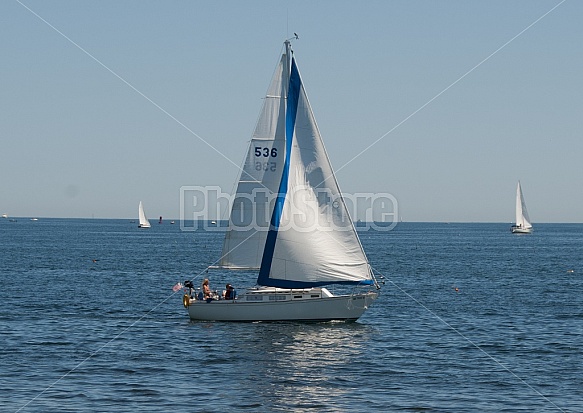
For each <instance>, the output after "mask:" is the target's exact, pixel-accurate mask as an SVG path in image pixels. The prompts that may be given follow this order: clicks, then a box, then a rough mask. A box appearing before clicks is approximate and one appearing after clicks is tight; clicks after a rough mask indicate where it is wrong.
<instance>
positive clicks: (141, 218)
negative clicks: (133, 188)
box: [138, 201, 150, 228]
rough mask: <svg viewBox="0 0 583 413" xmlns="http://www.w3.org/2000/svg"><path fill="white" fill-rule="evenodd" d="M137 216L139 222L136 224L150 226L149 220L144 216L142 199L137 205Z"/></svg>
mask: <svg viewBox="0 0 583 413" xmlns="http://www.w3.org/2000/svg"><path fill="white" fill-rule="evenodd" d="M138 218H139V221H140V224H139V225H138V226H139V227H141V228H150V221H148V218H146V213H145V212H144V206H143V205H142V201H140V205H139V206H138Z"/></svg>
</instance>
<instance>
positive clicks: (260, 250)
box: [219, 42, 374, 288]
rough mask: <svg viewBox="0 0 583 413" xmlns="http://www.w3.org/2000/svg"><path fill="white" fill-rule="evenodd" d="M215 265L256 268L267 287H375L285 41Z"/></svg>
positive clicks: (259, 281)
mask: <svg viewBox="0 0 583 413" xmlns="http://www.w3.org/2000/svg"><path fill="white" fill-rule="evenodd" d="M258 194H260V196H261V199H262V201H261V202H260V201H259V199H258V197H257V195H258ZM249 224H251V225H249ZM219 266H222V267H231V268H257V267H260V271H259V277H258V279H257V282H258V284H260V285H264V286H270V287H282V288H305V287H313V286H318V285H326V284H334V283H350V284H357V283H370V284H372V283H374V281H373V275H372V272H371V269H370V266H369V264H368V261H367V259H366V256H365V254H364V251H363V249H362V246H361V244H360V240H359V239H358V236H357V234H356V231H355V229H354V226H353V223H352V220H351V218H350V216H349V214H348V211H347V208H346V205H345V203H344V200H343V198H342V195H341V193H340V189H339V187H338V183H337V182H336V178H335V176H334V172H333V170H332V167H331V165H330V162H329V160H328V155H327V154H326V151H325V149H324V145H323V143H322V139H321V136H320V132H319V130H318V127H317V125H316V121H315V118H314V115H313V113H312V109H311V107H310V104H309V101H308V98H307V95H306V92H305V89H304V86H303V84H302V81H301V78H300V74H299V71H298V69H297V66H296V63H295V59H294V58H293V56H292V52H291V46H290V43H289V42H286V43H285V53H284V55H283V57H282V59H281V60H280V62H279V65H278V67H277V70H276V73H275V74H274V76H273V79H272V81H271V85H270V87H269V91H268V95H267V97H266V100H265V103H264V106H263V110H262V112H261V115H260V118H259V122H258V124H257V127H256V129H255V133H254V136H253V140H252V141H251V144H250V146H249V150H248V153H247V158H246V161H245V165H244V167H243V171H242V173H241V178H240V179H239V184H238V188H237V195H236V198H235V202H234V204H233V208H232V210H231V217H230V225H229V230H228V232H227V234H226V236H225V241H224V245H223V256H222V259H221V261H220V265H219Z"/></svg>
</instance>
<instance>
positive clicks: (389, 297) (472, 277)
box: [0, 219, 583, 412]
mask: <svg viewBox="0 0 583 413" xmlns="http://www.w3.org/2000/svg"><path fill="white" fill-rule="evenodd" d="M509 226H510V224H498V223H492V224H445V223H444V224H441V223H399V224H398V225H397V227H396V228H395V229H393V230H392V231H387V232H360V233H359V234H360V237H361V241H362V243H363V246H364V248H365V250H366V252H367V255H368V257H369V260H370V262H371V264H372V265H373V267H374V268H375V270H376V271H377V273H379V274H382V275H383V276H384V277H385V285H384V286H383V289H382V290H381V296H380V298H379V299H378V300H377V301H376V302H375V303H374V304H373V306H371V308H370V309H369V310H368V311H367V312H366V313H365V314H364V316H363V317H362V318H361V319H360V320H359V321H358V322H355V323H312V324H309V323H221V322H192V321H190V320H189V319H188V317H187V315H186V312H185V310H184V308H183V307H182V301H181V295H182V293H181V292H180V291H179V292H177V293H173V291H172V286H173V285H174V284H175V283H176V282H178V281H184V280H185V279H191V278H195V283H198V282H199V281H200V279H201V277H205V276H208V277H209V278H210V280H211V286H213V287H215V288H220V286H222V285H224V284H225V283H226V282H231V283H233V284H234V285H237V286H240V285H245V284H246V285H250V284H252V283H253V279H252V278H250V279H247V277H252V275H248V274H240V275H233V274H228V275H227V274H225V273H221V272H216V273H215V272H211V273H209V274H206V273H205V272H204V271H205V268H206V266H208V265H210V264H212V263H213V262H214V261H215V260H216V259H217V258H218V257H219V255H220V251H221V247H222V233H220V232H205V231H194V232H190V231H181V230H180V226H179V225H178V223H177V224H176V225H170V224H169V223H168V222H167V221H166V222H165V223H163V224H162V225H158V224H156V223H153V225H152V228H151V229H149V230H139V229H138V228H137V227H136V224H135V223H130V222H129V221H128V220H90V219H40V220H39V221H30V220H28V219H18V221H17V222H9V220H6V219H1V220H0V303H1V306H0V410H1V411H3V412H4V411H6V412H11V411H12V412H17V411H18V412H130V411H132V412H134V411H141V412H144V411H152V412H159V411H168V412H194V411H196V412H221V411H250V412H365V411H383V412H392V411H396V412H398V411H407V412H417V411H419V412H554V411H568V412H581V411H583V225H582V224H538V225H535V232H534V233H533V234H530V235H512V234H510V232H509Z"/></svg>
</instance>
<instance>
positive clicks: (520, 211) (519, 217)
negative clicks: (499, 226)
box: [516, 181, 532, 229]
mask: <svg viewBox="0 0 583 413" xmlns="http://www.w3.org/2000/svg"><path fill="white" fill-rule="evenodd" d="M516 226H517V227H520V228H524V229H528V228H532V224H531V223H530V218H529V217H528V211H527V210H526V203H525V202H524V196H523V195H522V187H521V186H520V181H518V186H517V187H516Z"/></svg>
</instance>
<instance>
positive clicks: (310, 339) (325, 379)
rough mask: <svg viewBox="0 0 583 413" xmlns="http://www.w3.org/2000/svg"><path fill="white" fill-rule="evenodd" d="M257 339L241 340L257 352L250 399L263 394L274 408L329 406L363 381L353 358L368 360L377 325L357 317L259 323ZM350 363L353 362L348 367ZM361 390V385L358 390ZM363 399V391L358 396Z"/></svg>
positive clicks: (242, 346) (265, 404)
mask: <svg viewBox="0 0 583 413" xmlns="http://www.w3.org/2000/svg"><path fill="white" fill-rule="evenodd" d="M254 330H255V332H256V334H255V335H254V339H252V340H249V341H248V342H246V343H238V345H239V347H240V349H245V352H248V353H254V354H255V355H256V356H255V358H254V361H253V363H252V364H250V366H252V369H250V370H252V371H249V374H250V375H251V379H252V380H253V381H254V382H255V385H254V386H249V387H248V389H252V390H251V391H250V392H249V394H248V396H247V397H248V400H246V402H248V403H250V404H252V403H254V402H255V403H257V401H258V400H261V405H262V406H263V407H270V408H272V409H277V408H281V409H291V410H294V411H296V410H298V409H299V410H302V409H325V408H326V407H327V406H332V405H334V406H337V407H338V403H339V401H340V400H342V401H343V402H346V403H349V400H350V399H351V397H350V394H351V393H353V392H355V391H356V390H355V389H356V388H360V389H362V386H363V384H362V383H355V382H354V381H353V380H352V379H351V378H350V373H349V372H350V371H351V369H353V368H354V367H353V365H354V363H358V364H366V359H367V358H368V357H370V354H369V352H368V351H367V347H366V346H367V345H366V344H365V343H368V342H369V341H370V336H371V335H372V334H374V328H373V327H371V326H366V325H362V324H359V323H341V322H339V323H334V322H330V323H313V324H300V323H270V324H262V323H258V324H256V325H254ZM348 366H350V367H348ZM360 392H361V391H359V393H360ZM358 399H360V400H362V395H359V396H358Z"/></svg>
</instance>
